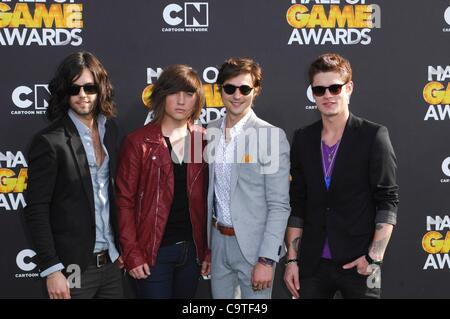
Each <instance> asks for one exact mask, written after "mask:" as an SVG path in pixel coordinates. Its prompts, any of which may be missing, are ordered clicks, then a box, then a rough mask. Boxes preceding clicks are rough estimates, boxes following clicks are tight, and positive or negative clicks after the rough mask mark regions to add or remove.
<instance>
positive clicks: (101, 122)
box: [68, 109, 106, 136]
mask: <svg viewBox="0 0 450 319" xmlns="http://www.w3.org/2000/svg"><path fill="white" fill-rule="evenodd" d="M68 114H69V117H70V119H71V120H72V122H73V124H75V127H76V128H77V131H78V133H79V134H80V136H82V135H83V134H91V130H90V129H89V127H87V125H86V124H84V123H83V122H82V121H81V120H80V119H79V118H78V116H77V115H76V114H75V112H74V111H73V110H72V109H69V112H68ZM105 123H106V117H105V116H104V115H103V114H99V115H98V116H97V127H98V129H99V131H100V132H102V131H104V128H105Z"/></svg>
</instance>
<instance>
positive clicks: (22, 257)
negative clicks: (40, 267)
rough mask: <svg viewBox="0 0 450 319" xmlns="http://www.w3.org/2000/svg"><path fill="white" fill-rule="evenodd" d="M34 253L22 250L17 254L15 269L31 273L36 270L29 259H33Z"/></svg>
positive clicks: (29, 250)
mask: <svg viewBox="0 0 450 319" xmlns="http://www.w3.org/2000/svg"><path fill="white" fill-rule="evenodd" d="M35 255H36V253H35V252H34V251H33V250H31V249H24V250H22V251H21V252H19V253H18V254H17V257H16V264H17V267H19V268H20V269H22V270H23V271H32V270H33V269H34V268H36V264H35V263H34V262H32V261H31V258H32V257H34V256H35Z"/></svg>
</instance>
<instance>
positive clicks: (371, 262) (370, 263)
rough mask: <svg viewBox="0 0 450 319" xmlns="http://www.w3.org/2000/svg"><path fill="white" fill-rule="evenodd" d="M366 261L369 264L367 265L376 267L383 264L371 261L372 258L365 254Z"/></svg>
mask: <svg viewBox="0 0 450 319" xmlns="http://www.w3.org/2000/svg"><path fill="white" fill-rule="evenodd" d="M365 257H366V260H367V262H368V263H369V265H378V266H381V264H382V263H383V261H382V260H374V259H372V257H370V256H369V254H366V256H365Z"/></svg>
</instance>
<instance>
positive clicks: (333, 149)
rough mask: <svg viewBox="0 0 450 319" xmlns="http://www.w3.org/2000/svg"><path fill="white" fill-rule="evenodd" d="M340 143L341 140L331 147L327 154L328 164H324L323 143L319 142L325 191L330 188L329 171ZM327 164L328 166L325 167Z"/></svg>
mask: <svg viewBox="0 0 450 319" xmlns="http://www.w3.org/2000/svg"><path fill="white" fill-rule="evenodd" d="M340 143H341V140H339V141H338V142H337V143H336V144H335V145H333V146H332V147H331V148H330V150H329V152H328V156H327V159H328V162H327V163H326V162H325V152H324V145H326V144H325V142H324V141H321V142H320V152H321V154H322V166H323V172H324V178H325V183H326V185H327V189H328V188H330V184H331V169H332V167H333V163H334V161H335V159H336V154H337V150H338V148H339V144H340ZM327 164H328V165H327Z"/></svg>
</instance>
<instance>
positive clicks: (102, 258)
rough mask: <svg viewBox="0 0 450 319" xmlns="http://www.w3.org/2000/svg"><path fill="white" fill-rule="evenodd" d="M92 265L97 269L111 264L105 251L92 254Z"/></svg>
mask: <svg viewBox="0 0 450 319" xmlns="http://www.w3.org/2000/svg"><path fill="white" fill-rule="evenodd" d="M91 262H92V264H94V265H95V266H97V268H101V267H103V266H104V265H106V264H108V263H110V262H111V258H109V253H108V251H107V250H103V251H100V252H98V253H94V254H93V256H92V261H91Z"/></svg>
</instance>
